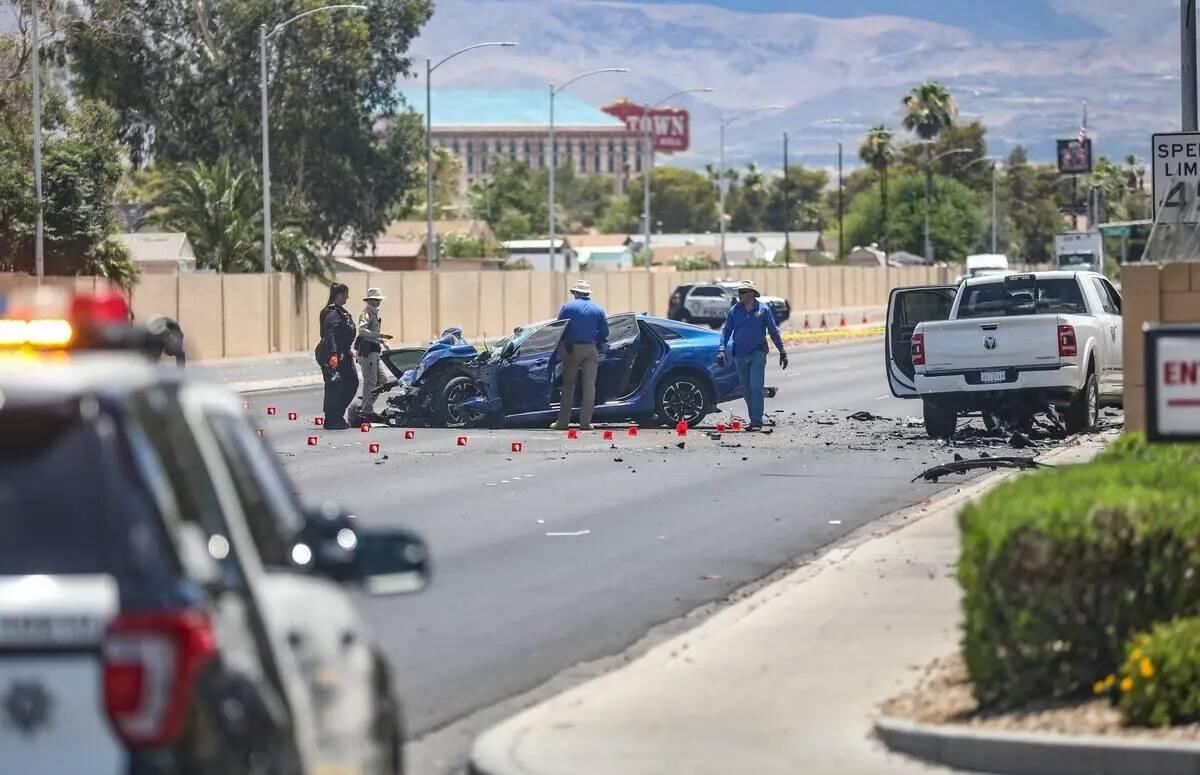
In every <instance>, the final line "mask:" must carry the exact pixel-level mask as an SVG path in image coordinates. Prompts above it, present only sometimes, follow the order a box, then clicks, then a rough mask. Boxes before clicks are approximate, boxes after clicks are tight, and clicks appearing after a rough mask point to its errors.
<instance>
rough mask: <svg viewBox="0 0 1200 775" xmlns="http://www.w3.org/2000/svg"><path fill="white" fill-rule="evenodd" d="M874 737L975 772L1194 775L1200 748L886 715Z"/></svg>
mask: <svg viewBox="0 0 1200 775" xmlns="http://www.w3.org/2000/svg"><path fill="white" fill-rule="evenodd" d="M875 734H876V736H877V737H879V739H880V740H881V741H882V742H883V744H884V745H886V746H887V747H888V748H889V749H890V750H892V751H895V752H897V753H902V754H905V755H908V756H911V757H913V758H916V759H920V760H922V761H926V762H933V763H936V764H941V765H944V766H947V767H952V768H954V769H960V770H968V771H972V772H995V773H1004V774H1005V775H1046V773H1054V774H1055V775H1146V773H1154V775H1194V773H1196V772H1200V744H1196V743H1182V742H1177V741H1165V740H1131V739H1129V738H1124V737H1122V738H1112V737H1102V736H1099V735H1086V736H1082V735H1081V736H1072V735H1060V734H1030V733H1024V732H1002V731H993V730H982V729H976V728H973V727H968V726H963V725H957V724H945V725H942V724H939V725H933V724H922V723H920V722H916V721H911V720H908V719H901V718H894V717H890V716H885V717H884V718H881V719H879V720H878V721H876V722H875Z"/></svg>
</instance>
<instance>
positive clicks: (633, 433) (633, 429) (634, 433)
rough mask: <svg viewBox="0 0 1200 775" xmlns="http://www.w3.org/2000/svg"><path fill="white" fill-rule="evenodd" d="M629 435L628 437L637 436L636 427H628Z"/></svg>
mask: <svg viewBox="0 0 1200 775" xmlns="http://www.w3.org/2000/svg"><path fill="white" fill-rule="evenodd" d="M629 435H630V436H636V435H638V427H637V426H636V425H630V426H629Z"/></svg>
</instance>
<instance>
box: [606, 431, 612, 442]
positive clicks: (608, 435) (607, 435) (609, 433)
mask: <svg viewBox="0 0 1200 775" xmlns="http://www.w3.org/2000/svg"><path fill="white" fill-rule="evenodd" d="M604 440H605V441H612V440H613V432H612V431H605V432H604Z"/></svg>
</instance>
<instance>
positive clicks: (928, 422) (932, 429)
mask: <svg viewBox="0 0 1200 775" xmlns="http://www.w3.org/2000/svg"><path fill="white" fill-rule="evenodd" d="M922 403H923V404H924V409H925V432H926V433H927V434H929V438H931V439H949V438H951V437H953V436H954V431H955V430H957V429H958V412H957V411H956V410H954V409H948V408H946V407H943V406H941V405H939V404H935V403H934V402H932V401H930V400H929V399H924V400H923V401H922Z"/></svg>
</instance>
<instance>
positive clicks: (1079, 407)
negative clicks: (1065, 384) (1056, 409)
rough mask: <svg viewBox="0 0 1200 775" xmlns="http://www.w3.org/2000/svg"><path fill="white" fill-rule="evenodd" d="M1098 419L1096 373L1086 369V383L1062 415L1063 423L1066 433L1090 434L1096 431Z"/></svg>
mask: <svg viewBox="0 0 1200 775" xmlns="http://www.w3.org/2000/svg"><path fill="white" fill-rule="evenodd" d="M1099 418H1100V383H1099V381H1098V380H1097V379H1096V372H1095V371H1094V370H1092V369H1088V376H1087V381H1085V382H1084V383H1083V390H1081V391H1080V392H1079V395H1077V396H1075V400H1074V401H1072V402H1071V404H1070V406H1068V407H1067V411H1066V412H1064V414H1063V422H1064V424H1065V425H1066V426H1067V432H1068V433H1091V432H1092V431H1094V430H1096V425H1097V424H1098V423H1099Z"/></svg>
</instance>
